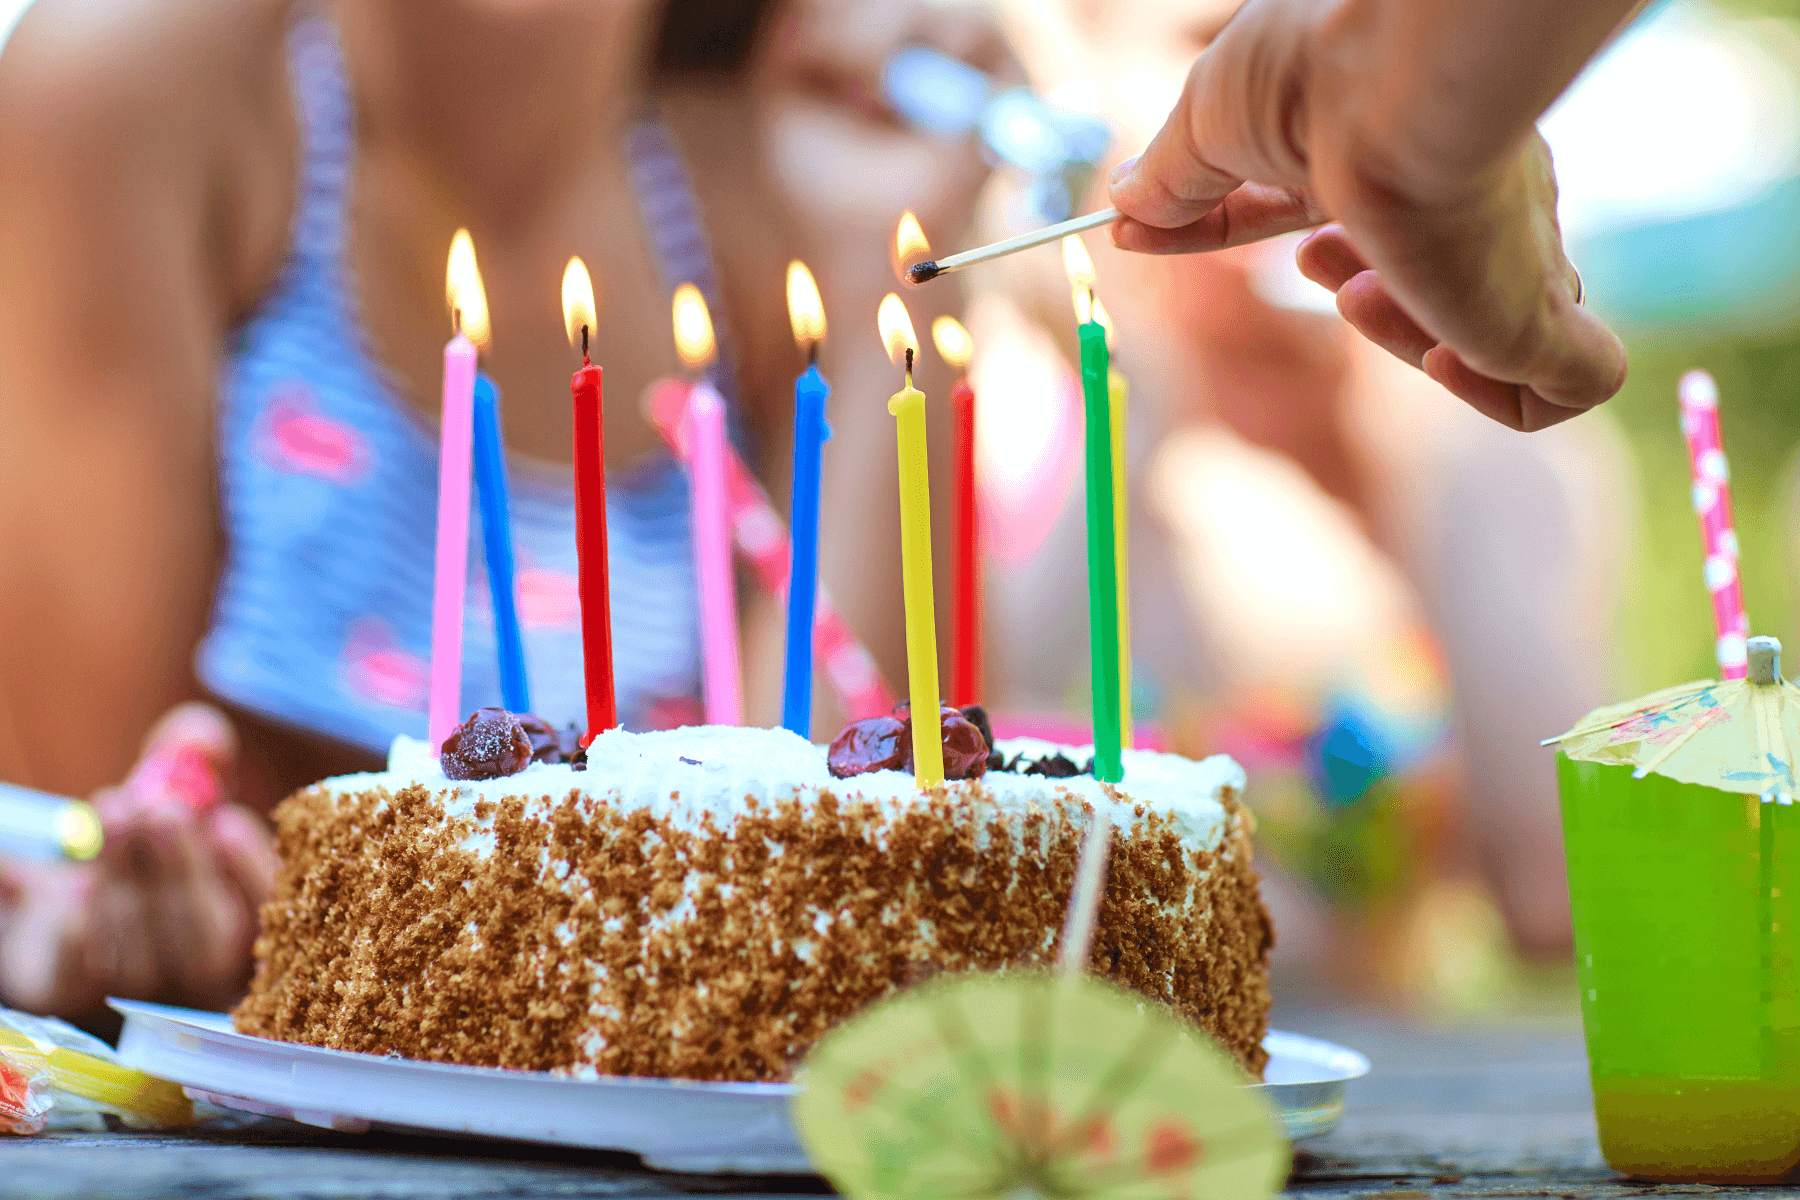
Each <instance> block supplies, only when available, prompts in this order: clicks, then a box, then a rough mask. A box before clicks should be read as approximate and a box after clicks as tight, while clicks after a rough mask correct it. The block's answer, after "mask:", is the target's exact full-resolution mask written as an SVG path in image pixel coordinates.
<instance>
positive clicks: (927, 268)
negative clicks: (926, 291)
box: [906, 262, 941, 286]
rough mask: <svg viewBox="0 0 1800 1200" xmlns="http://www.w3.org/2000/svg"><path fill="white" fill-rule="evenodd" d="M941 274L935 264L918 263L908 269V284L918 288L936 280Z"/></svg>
mask: <svg viewBox="0 0 1800 1200" xmlns="http://www.w3.org/2000/svg"><path fill="white" fill-rule="evenodd" d="M939 274H941V272H940V271H939V270H938V265H937V264H936V263H934V262H918V263H914V264H913V265H912V266H910V267H908V268H906V282H908V283H910V284H913V285H915V286H917V285H918V284H921V283H929V282H931V281H932V280H933V279H936V278H937V277H938V275H939Z"/></svg>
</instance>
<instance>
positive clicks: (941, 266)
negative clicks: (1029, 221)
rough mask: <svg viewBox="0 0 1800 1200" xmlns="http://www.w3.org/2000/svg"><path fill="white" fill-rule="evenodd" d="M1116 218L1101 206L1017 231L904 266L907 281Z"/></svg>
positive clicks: (1111, 210) (927, 277)
mask: <svg viewBox="0 0 1800 1200" xmlns="http://www.w3.org/2000/svg"><path fill="white" fill-rule="evenodd" d="M1118 219H1119V210H1118V209H1116V208H1106V209H1101V210H1100V211H1099V212H1094V213H1089V214H1087V216H1085V217H1076V218H1075V219H1074V220H1072V221H1064V222H1063V223H1062V224H1060V225H1047V226H1045V227H1044V228H1043V229H1034V230H1032V231H1031V232H1030V233H1021V234H1020V235H1019V236H1018V237H1012V238H1007V239H1006V240H1005V241H1004V242H995V243H994V244H993V245H991V246H982V247H979V248H978V249H975V250H964V251H963V252H962V253H961V254H952V255H951V256H950V257H949V258H946V259H943V260H942V261H939V262H920V263H914V264H913V265H912V266H910V267H908V268H906V280H907V282H908V283H913V284H920V283H925V282H927V281H929V280H932V279H936V278H937V277H938V276H939V275H948V274H949V273H950V272H952V271H960V270H962V269H963V268H964V267H972V266H974V265H975V264H976V263H984V262H987V261H988V260H989V259H994V258H1004V257H1006V256H1007V255H1008V254H1017V253H1018V252H1019V251H1021V250H1029V249H1031V248H1032V247H1033V246H1041V245H1043V244H1044V243H1045V242H1054V241H1059V240H1061V239H1062V238H1065V237H1067V236H1068V235H1069V234H1071V233H1082V232H1084V231H1086V230H1089V229H1097V228H1099V227H1100V226H1102V225H1109V224H1111V223H1112V222H1113V221H1116V220H1118Z"/></svg>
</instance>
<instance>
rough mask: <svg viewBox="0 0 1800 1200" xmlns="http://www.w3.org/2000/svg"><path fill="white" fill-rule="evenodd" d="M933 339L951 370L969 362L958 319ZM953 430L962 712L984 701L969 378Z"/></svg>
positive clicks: (960, 392) (954, 669)
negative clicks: (969, 705) (963, 708)
mask: <svg viewBox="0 0 1800 1200" xmlns="http://www.w3.org/2000/svg"><path fill="white" fill-rule="evenodd" d="M931 340H932V341H933V342H934V343H935V344H936V345H937V350H938V353H939V354H940V355H942V356H943V357H944V360H945V361H946V362H948V363H949V364H950V365H951V366H953V367H957V368H962V367H966V366H967V365H968V363H969V354H970V351H971V349H972V348H973V347H972V344H971V342H970V340H969V332H968V330H966V329H964V328H963V327H962V323H961V322H959V321H958V320H957V319H956V318H955V317H939V318H938V319H937V320H935V321H933V322H932V323H931ZM950 411H951V417H952V420H951V425H952V428H953V429H954V435H953V436H954V444H955V459H956V465H955V474H954V477H953V478H952V481H951V483H952V489H951V490H952V497H951V502H952V503H951V530H952V537H951V544H952V546H953V557H954V563H953V565H954V567H955V571H954V588H955V591H954V595H953V597H952V602H951V617H950V634H951V638H950V703H952V704H954V705H956V706H957V707H958V708H961V707H963V706H964V705H968V704H979V703H981V691H982V688H981V532H980V524H979V519H978V517H977V515H976V510H975V389H974V388H972V387H970V386H969V380H968V378H967V377H966V376H965V377H964V378H962V379H959V380H957V381H956V389H955V390H954V391H953V392H951V393H950Z"/></svg>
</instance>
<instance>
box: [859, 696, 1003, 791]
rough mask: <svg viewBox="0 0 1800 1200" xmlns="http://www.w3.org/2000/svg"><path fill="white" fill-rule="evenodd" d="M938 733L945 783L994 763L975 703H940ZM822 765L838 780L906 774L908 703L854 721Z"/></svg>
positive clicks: (989, 733) (987, 729) (975, 775)
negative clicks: (872, 773)
mask: <svg viewBox="0 0 1800 1200" xmlns="http://www.w3.org/2000/svg"><path fill="white" fill-rule="evenodd" d="M938 732H939V734H940V736H941V737H942V739H943V746H944V778H945V779H979V778H981V776H982V775H983V774H984V773H985V772H986V771H987V769H988V768H989V767H990V766H992V765H994V758H995V757H996V755H995V753H994V734H993V730H992V727H991V726H989V724H988V718H987V713H986V712H984V711H982V709H981V706H980V705H970V706H969V707H968V708H966V709H963V708H953V707H951V706H950V705H948V704H945V705H941V706H940V707H939V709H938ZM825 763H826V766H827V767H829V768H830V770H831V773H832V775H834V776H836V777H837V778H839V779H848V778H850V776H852V775H861V774H863V773H864V772H866V771H902V770H904V771H911V770H912V769H913V761H912V705H911V704H910V703H908V702H907V701H904V700H902V701H901V702H900V703H899V704H896V705H895V706H894V711H893V713H892V714H891V715H889V716H885V717H870V718H868V719H867V720H864V721H857V722H854V723H853V724H851V725H850V726H849V727H848V728H846V729H845V730H844V732H842V733H840V734H838V736H837V740H836V741H834V742H832V743H831V750H830V752H829V753H828V754H827V755H826V757H825Z"/></svg>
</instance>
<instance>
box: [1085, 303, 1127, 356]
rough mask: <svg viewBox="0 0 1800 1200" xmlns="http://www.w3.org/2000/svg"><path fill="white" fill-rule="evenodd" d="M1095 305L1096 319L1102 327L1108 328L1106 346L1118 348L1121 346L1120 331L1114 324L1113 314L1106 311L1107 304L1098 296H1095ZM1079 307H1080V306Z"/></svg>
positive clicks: (1094, 314) (1094, 316)
mask: <svg viewBox="0 0 1800 1200" xmlns="http://www.w3.org/2000/svg"><path fill="white" fill-rule="evenodd" d="M1093 306H1094V307H1093V313H1092V316H1093V318H1094V320H1095V321H1096V322H1098V323H1099V325H1100V328H1102V329H1104V330H1106V348H1107V349H1108V350H1117V349H1118V348H1119V331H1118V329H1117V327H1116V326H1114V325H1113V319H1112V314H1111V313H1109V312H1107V311H1106V305H1105V304H1104V303H1103V302H1102V301H1101V300H1100V298H1099V297H1098V296H1095V297H1093ZM1077 307H1078V308H1079V306H1077Z"/></svg>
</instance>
